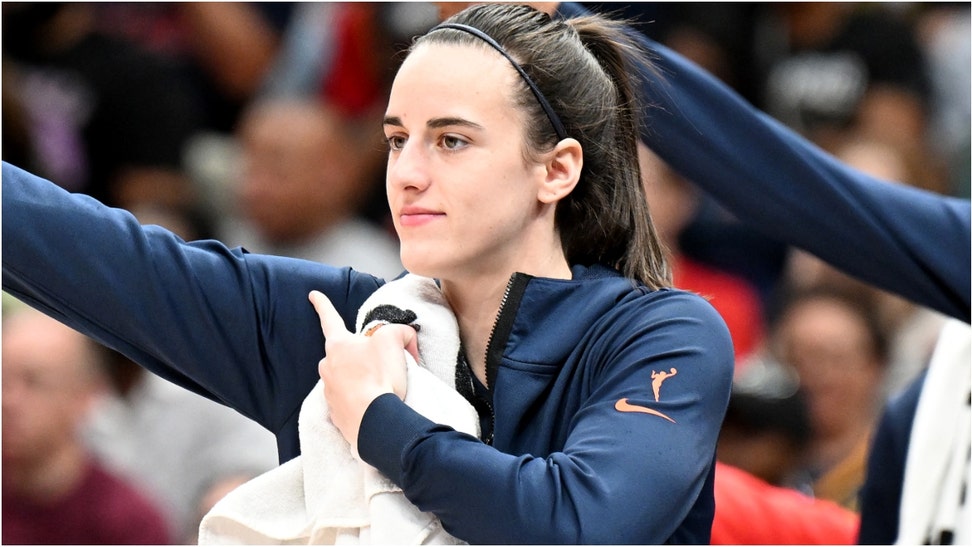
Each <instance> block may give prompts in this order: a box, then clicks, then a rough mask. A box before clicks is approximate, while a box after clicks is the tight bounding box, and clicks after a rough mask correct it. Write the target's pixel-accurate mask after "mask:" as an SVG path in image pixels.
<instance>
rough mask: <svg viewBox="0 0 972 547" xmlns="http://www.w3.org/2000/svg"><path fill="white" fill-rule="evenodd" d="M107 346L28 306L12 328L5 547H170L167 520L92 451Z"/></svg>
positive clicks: (6, 366)
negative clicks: (88, 427)
mask: <svg viewBox="0 0 972 547" xmlns="http://www.w3.org/2000/svg"><path fill="white" fill-rule="evenodd" d="M99 355H100V354H99V348H98V346H96V344H95V343H94V342H93V341H91V340H90V339H88V338H86V337H85V336H83V335H81V334H80V333H78V332H76V331H74V330H71V329H70V328H68V327H65V326H64V325H62V324H61V323H58V322H57V321H55V320H53V319H51V318H49V317H47V316H46V315H43V314H41V313H39V312H37V311H35V310H32V309H28V308H24V309H19V310H16V311H14V312H12V313H10V314H5V316H4V320H3V397H2V404H3V520H2V530H3V531H2V536H3V537H2V540H3V543H5V544H17V543H19V544H62V545H65V544H115V545H132V544H165V543H168V542H169V541H170V539H172V538H171V536H170V535H169V534H168V530H167V528H166V522H165V520H164V518H163V516H162V513H161V512H160V511H159V510H158V509H157V508H156V507H155V506H154V505H153V504H152V503H151V502H150V501H149V500H148V499H147V498H146V497H145V496H144V495H143V494H142V493H141V492H139V491H138V490H137V489H136V488H135V487H134V486H133V485H131V484H129V483H128V482H126V481H125V480H124V479H122V478H120V477H118V476H116V475H114V474H112V473H111V472H110V471H108V470H107V469H106V468H105V467H103V465H102V464H101V463H100V462H98V460H96V459H95V458H94V457H93V456H92V454H90V453H89V452H88V450H87V449H86V448H85V446H84V445H83V444H82V442H81V440H80V438H79V435H80V428H81V426H82V423H83V421H84V419H85V417H86V415H87V413H88V411H89V410H90V408H91V405H92V404H93V403H94V401H95V399H97V397H99V395H101V393H102V392H103V390H104V388H105V386H104V378H103V377H102V374H101V371H100V370H99V369H98V367H99V364H98V362H97V361H98V359H99Z"/></svg>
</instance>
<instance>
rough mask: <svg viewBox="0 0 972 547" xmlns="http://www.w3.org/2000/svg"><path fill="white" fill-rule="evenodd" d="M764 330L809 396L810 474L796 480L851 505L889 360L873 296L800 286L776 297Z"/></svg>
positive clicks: (861, 477)
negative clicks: (775, 310)
mask: <svg viewBox="0 0 972 547" xmlns="http://www.w3.org/2000/svg"><path fill="white" fill-rule="evenodd" d="M770 337H771V339H770V348H771V351H772V352H773V354H774V355H775V356H776V358H777V359H779V360H780V361H781V362H783V363H786V364H787V365H789V366H792V367H793V369H794V370H795V371H796V373H797V376H798V377H799V381H800V389H801V390H802V391H803V393H804V394H805V396H806V401H807V409H808V415H809V418H810V427H811V431H812V437H811V440H810V443H809V445H808V446H807V451H806V458H805V461H804V468H805V470H806V475H807V476H808V477H809V480H810V482H809V484H806V485H798V486H799V487H801V488H809V491H810V493H812V494H813V495H814V496H816V497H818V498H823V499H829V500H831V501H834V502H837V503H839V504H841V505H843V506H844V507H847V508H848V509H855V510H856V509H857V507H858V491H859V489H860V487H861V485H862V484H863V482H864V476H865V467H866V460H867V453H868V448H869V446H870V438H871V432H872V431H873V430H874V427H875V425H876V422H877V416H878V413H879V411H880V409H881V407H882V404H883V402H884V399H883V396H882V391H881V388H882V380H883V375H884V373H885V370H886V365H887V344H886V338H885V333H884V332H883V330H882V329H881V327H880V326H879V323H878V320H877V315H876V312H875V311H874V309H873V307H872V303H871V302H869V301H867V300H864V299H860V298H855V297H852V296H850V295H847V294H844V293H842V292H840V291H837V290H833V289H830V288H827V287H817V288H813V289H810V290H807V291H803V292H799V293H797V294H793V295H790V296H788V297H787V298H786V299H785V300H784V302H783V303H782V309H781V312H780V314H779V316H778V317H777V318H776V320H775V321H774V322H773V324H772V328H771V334H770Z"/></svg>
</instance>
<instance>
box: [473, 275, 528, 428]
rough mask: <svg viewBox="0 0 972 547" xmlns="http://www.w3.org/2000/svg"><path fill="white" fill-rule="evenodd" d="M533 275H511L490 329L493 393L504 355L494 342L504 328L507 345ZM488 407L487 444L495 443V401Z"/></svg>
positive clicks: (488, 349) (502, 339)
mask: <svg viewBox="0 0 972 547" xmlns="http://www.w3.org/2000/svg"><path fill="white" fill-rule="evenodd" d="M532 278H533V276H530V275H527V274H523V273H518V272H517V273H514V274H513V275H511V276H510V280H509V282H507V283H506V291H505V292H504V293H503V300H501V301H500V307H499V312H497V314H496V320H495V321H493V328H492V329H490V331H489V338H487V339H486V355H485V356H484V357H485V363H486V390H487V391H489V392H490V393H492V391H493V380H494V379H495V377H496V371H497V369H499V365H500V361H501V360H502V357H503V351H502V350H503V349H504V348H499V351H496V350H495V348H493V344H494V342H496V334H497V331H498V330H499V329H500V328H502V334H501V337H500V343H501V344H502V345H504V346H505V345H506V341H507V339H508V338H509V334H510V329H511V328H512V327H513V317H514V316H515V312H516V309H517V308H518V307H519V302H520V298H521V297H522V296H523V291H524V290H525V289H526V285H527V283H528V282H529V281H530V279H532ZM511 296H512V301H513V302H514V303H515V304H516V305H515V306H513V307H512V308H510V310H512V312H513V313H512V314H511V313H508V310H507V304H509V303H510V302H511ZM485 403H486V407H487V408H488V409H489V435H487V437H486V438H485V439H483V442H485V443H486V444H489V445H491V444H493V432H494V431H495V428H496V413H495V412H494V411H493V403H492V401H490V400H487V401H485Z"/></svg>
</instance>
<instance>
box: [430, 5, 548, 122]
mask: <svg viewBox="0 0 972 547" xmlns="http://www.w3.org/2000/svg"><path fill="white" fill-rule="evenodd" d="M444 28H451V29H455V30H461V31H463V32H468V33H469V34H472V35H473V36H475V37H476V38H479V39H480V40H482V41H484V42H486V43H487V44H489V45H490V46H491V47H492V48H493V49H495V50H496V51H498V52H500V54H501V55H502V56H503V57H506V60H507V61H509V62H510V64H511V65H513V68H515V69H516V71H517V72H519V73H520V77H521V78H523V81H524V82H526V84H527V85H528V86H530V90H531V91H533V95H534V96H536V98H537V101H538V102H539V103H540V106H541V107H542V108H543V111H544V112H546V113H547V118H548V119H549V120H550V123H551V125H553V128H554V131H556V132H557V137H558V138H560V139H561V140H563V139H566V138H567V130H566V129H564V124H563V123H561V122H560V116H557V113H556V112H554V109H553V107H552V106H550V103H549V102H547V98H546V97H544V96H543V93H541V92H540V88H539V87H537V84H535V83H533V80H531V79H530V76H528V75H527V73H526V71H525V70H523V67H521V66H520V64H519V63H517V62H516V61H514V60H513V57H511V56H510V54H509V53H507V52H506V50H505V49H503V46H501V45H499V43H498V42H497V41H496V40H493V38H492V37H490V36H489V35H488V34H486V33H485V32H483V31H481V30H479V29H478V28H476V27H471V26H469V25H462V24H459V23H442V24H440V25H437V26H436V27H435V28H433V29H432V30H430V31H429V32H432V31H435V30H439V29H444Z"/></svg>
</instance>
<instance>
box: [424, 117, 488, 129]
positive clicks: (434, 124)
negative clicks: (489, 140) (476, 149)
mask: <svg viewBox="0 0 972 547" xmlns="http://www.w3.org/2000/svg"><path fill="white" fill-rule="evenodd" d="M425 125H427V126H428V127H429V128H430V129H437V128H440V127H448V126H452V125H459V126H463V127H470V128H472V129H483V126H481V125H479V124H478V123H476V122H471V121H469V120H467V119H464V118H455V117H446V118H432V119H431V120H429V121H428V122H426V123H425Z"/></svg>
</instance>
